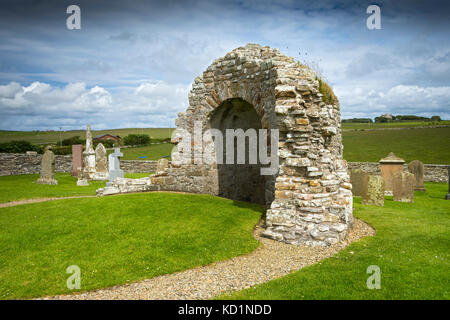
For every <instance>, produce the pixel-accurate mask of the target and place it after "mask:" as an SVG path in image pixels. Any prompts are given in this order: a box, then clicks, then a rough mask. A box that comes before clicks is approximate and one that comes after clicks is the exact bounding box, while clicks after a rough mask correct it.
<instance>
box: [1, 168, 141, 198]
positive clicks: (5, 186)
mask: <svg viewBox="0 0 450 320" xmlns="http://www.w3.org/2000/svg"><path fill="white" fill-rule="evenodd" d="M149 175H150V173H125V175H124V176H125V178H134V179H136V178H143V177H148V176H149ZM38 178H39V175H38V174H23V175H16V176H4V177H0V203H3V202H9V201H15V200H22V199H34V198H50V197H71V196H83V195H95V190H97V189H98V188H103V187H104V186H105V182H104V181H91V182H90V183H89V186H86V187H79V186H77V178H75V177H72V176H71V175H70V174H69V173H56V174H55V178H56V180H58V184H57V185H47V184H37V183H36V180H37V179H38Z"/></svg>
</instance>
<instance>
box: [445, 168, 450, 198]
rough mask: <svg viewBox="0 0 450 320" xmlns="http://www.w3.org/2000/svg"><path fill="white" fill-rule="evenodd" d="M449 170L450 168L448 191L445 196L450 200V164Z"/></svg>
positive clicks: (449, 170) (449, 171)
mask: <svg viewBox="0 0 450 320" xmlns="http://www.w3.org/2000/svg"><path fill="white" fill-rule="evenodd" d="M447 170H448V193H447V196H446V197H445V198H446V199H447V200H450V166H448V168H447Z"/></svg>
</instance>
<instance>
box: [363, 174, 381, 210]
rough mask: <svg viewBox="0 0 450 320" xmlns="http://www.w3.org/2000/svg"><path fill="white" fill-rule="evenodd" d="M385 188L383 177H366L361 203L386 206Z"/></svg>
mask: <svg viewBox="0 0 450 320" xmlns="http://www.w3.org/2000/svg"><path fill="white" fill-rule="evenodd" d="M384 188H385V181H384V179H383V177H381V176H374V175H367V176H365V178H364V181H363V190H362V201H361V203H362V204H364V205H374V206H384V191H385V190H384Z"/></svg>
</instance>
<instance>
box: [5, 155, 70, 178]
mask: <svg viewBox="0 0 450 320" xmlns="http://www.w3.org/2000/svg"><path fill="white" fill-rule="evenodd" d="M41 161H42V154H33V155H29V154H26V153H0V176H10V175H15V174H33V173H39V172H40V171H41ZM71 170H72V155H67V156H55V171H56V172H70V171H71Z"/></svg>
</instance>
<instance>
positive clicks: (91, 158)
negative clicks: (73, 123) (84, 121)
mask: <svg viewBox="0 0 450 320" xmlns="http://www.w3.org/2000/svg"><path fill="white" fill-rule="evenodd" d="M83 155H84V166H83V173H84V177H86V178H87V179H88V180H92V179H93V178H94V175H95V172H96V171H95V151H94V147H93V143H92V133H91V125H90V124H88V125H87V130H86V150H84V152H83Z"/></svg>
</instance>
